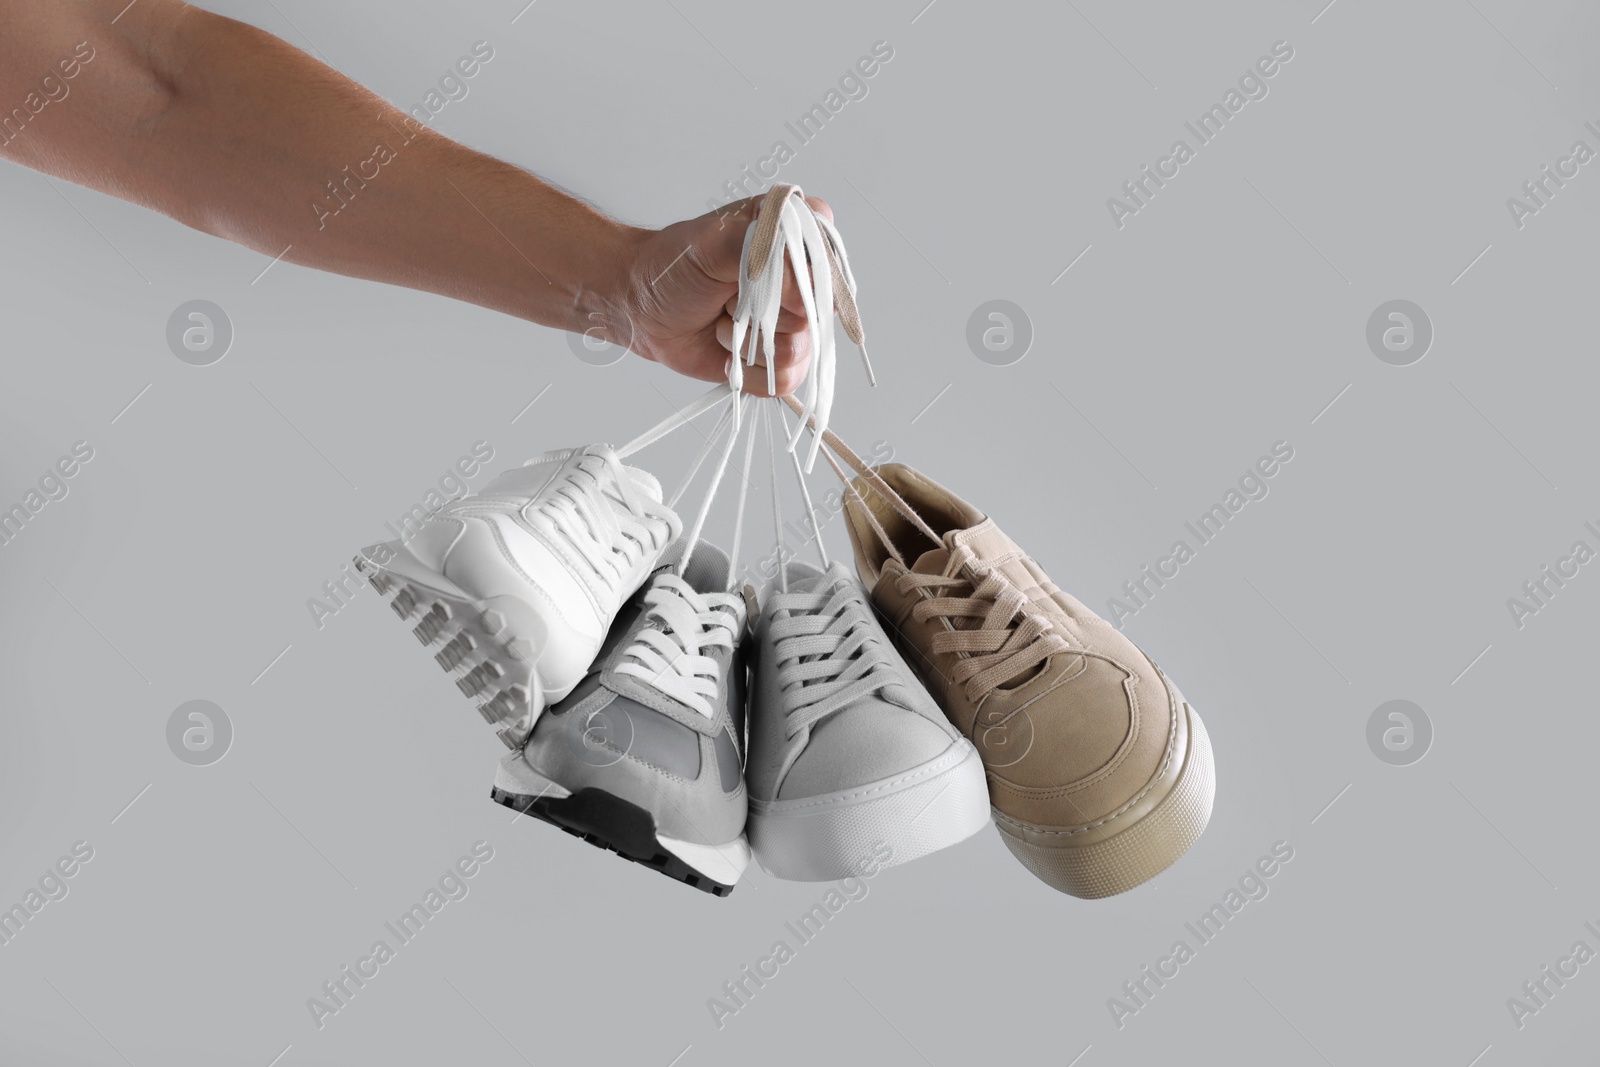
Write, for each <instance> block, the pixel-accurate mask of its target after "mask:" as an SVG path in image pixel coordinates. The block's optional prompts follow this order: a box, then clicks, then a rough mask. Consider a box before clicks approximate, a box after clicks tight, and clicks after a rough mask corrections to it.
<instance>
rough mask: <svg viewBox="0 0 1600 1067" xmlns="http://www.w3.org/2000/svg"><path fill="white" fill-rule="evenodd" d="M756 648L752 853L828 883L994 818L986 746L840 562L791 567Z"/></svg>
mask: <svg viewBox="0 0 1600 1067" xmlns="http://www.w3.org/2000/svg"><path fill="white" fill-rule="evenodd" d="M787 580H788V588H787V590H786V591H779V590H777V589H774V590H772V591H771V592H769V593H768V599H767V603H766V605H765V606H764V607H763V609H762V612H761V624H760V629H759V631H758V633H757V635H756V638H755V640H754V642H753V646H754V651H753V653H752V655H754V656H755V658H756V664H755V682H754V685H753V686H752V690H751V697H752V700H751V708H750V759H749V762H748V765H747V766H746V768H745V780H746V782H747V783H748V785H749V789H750V822H749V826H748V832H749V835H750V843H751V846H752V847H753V848H754V850H755V854H756V856H757V858H759V859H760V860H761V865H762V866H763V867H765V868H766V869H767V870H769V871H771V872H772V873H773V874H775V875H777V876H779V877H780V878H792V879H795V880H798V881H827V880H831V879H835V878H843V877H848V876H850V875H853V874H859V873H861V869H862V868H863V867H864V866H870V867H873V868H878V869H881V868H883V867H888V866H893V865H895V864H898V863H905V862H907V861H909V860H913V859H916V858H917V857H919V856H925V855H927V854H929V853H931V852H936V851H938V850H939V849H942V848H947V847H949V846H950V845H954V844H956V843H957V842H959V841H964V840H966V839H967V838H968V837H971V836H972V835H973V834H975V833H977V832H978V831H979V830H981V829H982V828H983V827H984V826H985V825H986V824H987V823H988V821H989V792H988V788H987V786H986V784H985V781H984V773H983V762H982V760H981V759H980V758H979V756H978V753H977V750H976V749H974V748H973V747H972V745H971V744H970V743H969V742H968V741H967V740H966V739H965V738H964V737H962V736H961V734H960V733H959V732H958V731H957V730H956V729H955V727H953V726H952V725H951V724H950V722H949V721H948V720H947V719H946V718H945V716H944V714H943V712H941V711H940V710H939V707H938V705H936V704H935V703H934V702H933V699H932V697H930V696H929V695H928V692H927V690H925V689H924V688H923V687H922V684H921V683H920V682H918V681H917V679H916V677H915V676H914V675H913V674H912V673H911V671H910V670H909V669H908V668H907V667H906V664H905V662H904V661H903V660H902V659H901V658H900V655H899V653H898V652H896V651H895V649H894V646H893V644H891V643H890V641H889V639H888V637H887V636H885V634H884V632H883V629H882V627H881V626H880V625H879V624H878V620H877V619H876V618H875V617H874V615H873V613H872V608H871V607H870V606H869V605H868V603H867V599H866V595H865V593H864V591H863V590H862V588H861V585H860V583H858V582H857V581H856V579H855V576H854V575H852V574H851V573H850V572H849V571H847V570H846V569H845V567H844V566H843V565H842V564H838V563H835V564H833V565H832V566H830V567H829V568H828V569H827V570H826V571H822V570H818V569H817V568H815V567H812V566H809V565H807V564H804V563H791V564H789V567H788V571H787Z"/></svg>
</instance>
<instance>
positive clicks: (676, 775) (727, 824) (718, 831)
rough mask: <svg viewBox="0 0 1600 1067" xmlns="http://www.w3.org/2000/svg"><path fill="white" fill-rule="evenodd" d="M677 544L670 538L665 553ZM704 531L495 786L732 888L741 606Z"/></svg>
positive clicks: (638, 856) (709, 888) (594, 833)
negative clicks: (680, 569)
mask: <svg viewBox="0 0 1600 1067" xmlns="http://www.w3.org/2000/svg"><path fill="white" fill-rule="evenodd" d="M670 554H671V550H669V555H670ZM728 578H729V564H728V557H727V556H725V555H724V554H723V553H722V552H720V551H719V550H717V549H716V548H714V547H712V546H711V545H707V544H704V543H701V544H700V545H699V546H698V547H696V548H695V550H694V557H693V559H692V560H691V561H690V563H689V565H688V567H686V568H685V569H684V574H683V577H681V578H680V577H679V576H678V574H677V573H676V570H675V568H674V567H672V566H665V567H662V568H660V569H659V570H657V571H656V572H655V573H654V574H653V575H651V577H650V579H649V581H648V582H646V583H645V585H644V587H643V588H642V589H641V590H640V591H639V592H638V593H637V594H636V595H635V596H634V597H633V599H631V600H630V601H628V603H627V604H626V605H624V607H623V609H622V610H621V612H619V613H618V615H617V619H616V622H615V623H614V624H613V625H612V628H611V631H610V633H609V634H608V635H607V637H606V640H605V642H604V644H603V645H602V647H601V650H600V656H599V658H598V659H596V660H595V662H594V664H593V666H592V667H591V668H590V670H589V673H588V674H587V675H586V676H585V677H584V678H583V680H582V681H580V682H579V683H578V685H577V687H576V688H575V689H574V690H573V691H572V692H571V694H569V695H568V696H567V697H566V699H564V700H562V701H561V702H560V703H558V704H555V705H554V706H552V707H550V708H549V709H548V710H546V711H545V713H544V715H542V716H541V717H540V718H539V721H538V722H537V723H536V724H535V726H534V730H533V735H532V736H531V737H530V738H529V740H528V743H527V745H526V746H525V747H523V748H521V749H519V750H517V751H514V752H511V753H509V754H508V755H506V756H505V757H504V758H503V759H502V760H501V761H500V768H499V771H498V772H497V773H496V775H495V783H494V788H493V790H492V791H491V793H490V795H491V796H492V797H493V798H494V799H495V800H496V801H498V802H499V803H501V804H504V805H506V806H507V807H509V808H514V809H516V810H518V811H524V812H527V813H528V814H529V815H532V816H534V817H535V818H539V819H543V820H544V821H545V822H548V823H551V824H553V825H555V826H559V827H560V828H561V829H563V830H565V831H567V832H568V833H570V834H574V835H576V836H578V837H581V838H583V839H584V840H585V841H588V842H589V843H590V844H593V845H598V846H600V847H601V848H607V849H611V850H612V851H614V852H616V853H618V854H619V855H621V856H622V857H624V858H625V859H630V860H633V861H634V862H636V863H642V864H644V865H645V866H647V867H653V868H655V869H656V870H658V871H660V872H661V873H662V874H665V875H667V876H668V877H670V878H675V879H677V880H678V881H680V882H687V883H688V884H689V885H692V886H694V887H696V888H698V889H701V890H703V891H705V892H708V893H713V894H715V895H717V896H727V895H728V894H729V893H731V892H732V891H733V887H734V885H735V883H737V882H738V881H739V878H740V876H741V875H742V874H743V873H744V869H745V867H746V866H747V865H748V864H749V862H750V846H749V844H748V843H747V842H746V840H745V836H744V824H745V814H746V798H745V789H744V780H743V778H742V776H741V774H740V763H741V759H740V754H741V749H742V744H741V741H742V738H743V736H744V707H745V688H746V682H745V658H744V649H743V647H742V642H743V639H744V635H745V633H744V632H745V605H744V600H743V598H742V597H741V596H739V595H738V594H736V593H728V592H725V591H724V590H726V589H727V588H728Z"/></svg>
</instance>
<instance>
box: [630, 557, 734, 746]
mask: <svg viewBox="0 0 1600 1067" xmlns="http://www.w3.org/2000/svg"><path fill="white" fill-rule="evenodd" d="M644 603H645V625H644V626H643V627H642V628H641V629H640V630H639V631H638V632H637V633H636V634H635V635H634V639H633V641H632V643H631V644H629V645H628V648H627V650H626V651H625V652H624V653H623V659H622V662H620V663H618V664H617V668H616V670H617V673H618V674H626V675H630V676H632V677H634V678H638V679H640V680H642V681H644V682H645V683H646V684H648V685H649V686H651V687H652V688H653V689H656V690H658V691H659V692H661V693H663V694H664V695H666V696H669V697H671V698H672V699H674V700H677V701H680V702H682V703H683V704H685V705H687V706H688V707H690V708H693V709H694V710H695V711H697V712H699V713H700V714H701V715H704V716H705V717H706V718H708V719H710V718H715V717H716V713H717V709H716V707H715V706H714V705H713V704H712V701H713V700H714V699H716V696H717V690H718V681H719V674H720V672H719V669H718V666H717V661H716V660H715V659H713V658H712V657H711V656H709V655H707V653H708V652H710V651H711V650H713V649H718V648H726V649H731V648H733V645H734V641H735V636H736V635H737V634H738V632H739V629H740V627H742V626H743V625H744V598H743V597H740V596H738V595H736V594H733V593H699V592H696V591H695V590H694V588H693V587H692V586H690V585H689V583H688V582H686V581H684V580H683V579H682V578H680V577H678V576H677V575H676V574H661V575H658V576H657V577H656V579H655V582H654V584H653V585H652V586H651V588H650V591H649V592H648V593H646V594H645V599H644Z"/></svg>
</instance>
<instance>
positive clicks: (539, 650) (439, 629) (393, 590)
mask: <svg viewBox="0 0 1600 1067" xmlns="http://www.w3.org/2000/svg"><path fill="white" fill-rule="evenodd" d="M731 396H732V394H731V393H728V392H727V391H726V390H725V389H724V390H720V391H719V390H712V391H711V392H710V393H707V394H706V395H705V396H703V397H701V398H700V399H699V400H697V401H696V402H694V403H693V404H691V405H689V406H688V407H686V408H685V409H683V411H680V412H678V413H677V414H676V415H674V416H673V417H672V418H669V419H667V420H666V421H665V422H663V423H662V424H661V425H659V426H657V427H655V428H654V429H652V430H651V431H650V432H649V433H647V434H645V435H644V436H643V437H641V438H639V439H637V440H635V441H634V442H632V443H630V444H628V445H624V446H623V447H621V448H616V449H613V448H612V447H611V446H609V445H603V444H596V445H589V446H587V447H584V448H581V449H569V450H565V451H559V452H547V453H545V454H544V455H542V456H538V457H536V458H534V459H531V460H529V461H528V462H527V463H526V464H524V465H523V466H521V467H517V468H515V469H513V470H509V471H506V472H505V473H503V474H501V475H500V476H499V477H497V478H495V479H494V480H493V481H492V482H490V483H489V484H488V485H486V486H484V488H483V490H482V491H481V492H479V493H476V494H474V495H470V496H466V497H462V498H461V499H460V500H456V501H454V502H452V503H450V504H447V505H445V506H444V507H442V508H440V509H439V510H437V511H435V512H433V513H432V514H431V515H429V516H428V517H427V518H426V519H425V520H423V522H422V523H421V528H420V529H419V530H418V531H417V532H415V533H414V534H413V535H412V536H410V537H407V538H404V539H402V540H400V541H388V542H385V543H383V544H379V545H373V546H372V547H370V548H367V549H365V550H364V551H363V552H362V554H361V555H360V556H357V557H356V560H355V564H356V568H357V570H359V571H360V572H361V573H362V574H363V575H365V576H366V577H367V578H368V579H369V580H370V581H371V582H372V585H373V587H374V588H375V589H376V590H377V591H378V593H379V595H381V596H385V597H391V596H392V598H393V599H392V600H391V601H390V606H391V607H392V608H393V609H394V612H395V614H396V615H398V616H400V618H401V619H402V620H404V621H405V622H408V623H412V624H413V627H412V632H413V633H414V634H415V635H416V637H417V640H419V641H421V642H422V643H423V645H424V646H427V647H429V648H433V649H435V650H436V651H435V655H434V659H435V660H436V661H437V662H438V664H439V666H440V667H441V668H443V669H444V670H445V671H447V672H450V673H452V674H454V675H455V676H456V685H457V687H458V688H460V690H461V692H462V693H463V694H465V695H466V696H467V697H468V698H469V699H472V700H473V701H474V702H475V703H476V704H477V707H478V711H479V712H480V713H481V714H482V715H483V717H484V718H485V719H486V720H488V722H489V723H490V725H495V726H499V731H498V733H499V736H500V739H501V740H502V741H504V742H505V744H506V747H508V748H511V749H516V748H520V747H521V746H522V745H523V744H524V743H525V742H526V741H527V739H528V736H529V735H530V734H531V733H532V732H533V725H534V722H535V721H536V720H537V719H538V717H539V715H540V713H541V712H542V711H543V710H544V708H545V707H546V705H547V704H550V703H554V702H555V701H559V700H562V699H564V698H565V697H566V696H567V695H568V694H569V693H571V692H572V690H573V688H574V687H575V686H576V685H577V684H578V683H579V682H580V681H582V679H583V676H584V675H585V674H586V673H587V672H588V670H589V665H590V664H591V663H592V662H593V661H594V658H595V655H596V654H597V653H598V652H599V651H600V646H601V644H602V643H603V642H604V640H605V637H606V633H607V631H608V630H609V629H610V628H611V623H612V620H613V619H615V618H616V615H617V612H618V610H619V609H620V608H621V607H622V605H623V604H624V603H625V602H626V601H627V600H628V598H629V597H631V596H633V594H634V593H635V592H637V591H638V589H639V587H640V586H641V585H643V584H644V582H645V579H647V578H648V577H649V576H650V573H651V572H652V571H654V570H655V569H656V566H657V564H658V563H659V562H660V559H661V556H662V554H663V552H665V551H666V549H667V548H668V546H670V545H671V544H672V543H673V542H674V541H675V540H677V538H678V536H679V534H680V533H681V532H682V530H683V523H682V521H681V520H680V519H679V518H678V515H677V513H676V512H675V511H674V510H673V509H672V507H671V506H670V505H669V504H665V503H663V502H662V492H661V484H660V483H659V482H658V481H657V480H656V478H655V476H654V475H652V474H650V473H649V472H648V471H644V470H641V469H639V468H637V467H631V466H627V465H625V464H624V463H623V462H622V459H623V458H625V457H626V456H628V455H630V454H631V453H632V452H634V451H636V450H637V449H639V448H643V447H644V446H645V445H648V444H650V443H652V442H653V441H655V440H657V439H659V438H660V437H662V436H664V435H665V434H666V433H667V432H669V431H670V430H672V429H675V428H677V427H678V426H681V425H683V424H684V423H686V422H688V421H689V420H690V419H692V418H694V417H696V416H697V415H699V414H701V413H703V412H705V411H708V410H710V409H711V408H713V407H715V406H717V405H718V404H721V403H723V402H724V401H726V400H728V399H730V398H731ZM724 417H725V418H726V416H724ZM704 455H705V453H702V458H703V457H704ZM696 467H697V468H698V462H697V464H696ZM690 476H691V477H692V476H693V471H691V475H690ZM680 492H681V490H680ZM674 499H675V498H674Z"/></svg>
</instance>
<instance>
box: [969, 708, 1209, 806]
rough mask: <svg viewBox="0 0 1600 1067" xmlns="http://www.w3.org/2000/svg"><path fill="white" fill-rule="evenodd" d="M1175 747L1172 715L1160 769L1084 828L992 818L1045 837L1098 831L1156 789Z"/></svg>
mask: <svg viewBox="0 0 1600 1067" xmlns="http://www.w3.org/2000/svg"><path fill="white" fill-rule="evenodd" d="M1162 681H1163V682H1165V681H1166V679H1165V677H1163V678H1162ZM1187 708H1188V705H1187V704H1185V705H1182V706H1181V707H1180V709H1179V710H1180V711H1186V710H1187ZM1192 743H1193V742H1192V738H1191V745H1192ZM1177 746H1178V716H1177V715H1173V716H1172V721H1171V723H1170V724H1169V725H1168V727H1167V752H1166V756H1165V758H1163V759H1162V761H1161V767H1160V769H1159V770H1157V771H1156V773H1155V776H1154V777H1152V778H1151V779H1150V781H1148V782H1147V783H1145V787H1144V788H1143V789H1141V790H1139V792H1137V793H1135V794H1134V795H1133V797H1131V798H1130V799H1129V800H1128V802H1127V803H1125V804H1123V805H1122V806H1121V807H1120V808H1118V809H1116V810H1115V811H1113V812H1111V813H1110V814H1108V815H1106V816H1105V817H1103V818H1101V819H1097V820H1096V821H1094V822H1092V823H1089V824H1087V825H1085V826H1082V827H1078V828H1077V829H1072V830H1042V829H1040V828H1038V827H1036V826H1033V825H1032V824H1030V823H1025V822H1023V821H1022V820H1021V819H1018V818H1015V817H1013V816H1010V815H1007V814H1005V813H1004V812H1002V811H998V810H997V811H995V812H994V816H995V818H996V819H998V820H1001V821H1003V822H1007V823H1010V824H1011V825H1013V826H1016V827H1019V828H1021V829H1024V830H1027V831H1028V832H1030V833H1035V834H1042V835H1044V836H1047V837H1075V836H1077V835H1078V834H1086V833H1088V832H1089V831H1091V830H1098V829H1099V828H1100V827H1102V826H1104V825H1105V824H1106V823H1108V822H1111V821H1112V820H1113V819H1116V818H1117V817H1118V816H1120V815H1123V814H1125V813H1126V812H1127V811H1128V810H1129V809H1130V808H1132V807H1134V806H1135V805H1136V804H1138V803H1139V801H1141V800H1143V799H1144V798H1145V797H1146V796H1148V795H1149V794H1150V791H1151V790H1152V789H1154V788H1155V787H1156V784H1157V783H1158V782H1160V781H1161V779H1162V778H1163V777H1165V775H1166V773H1167V768H1168V767H1170V766H1171V765H1172V756H1173V753H1174V752H1175V751H1176V750H1177ZM996 784H997V785H998V786H999V787H1000V788H1009V783H1006V782H1003V781H1002V782H999V783H996ZM1173 788H1177V782H1174V783H1173ZM1011 792H1012V795H1013V796H1019V795H1021V794H1018V793H1017V792H1016V790H1015V789H1012V790H1011ZM1152 814H1153V813H1152Z"/></svg>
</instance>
